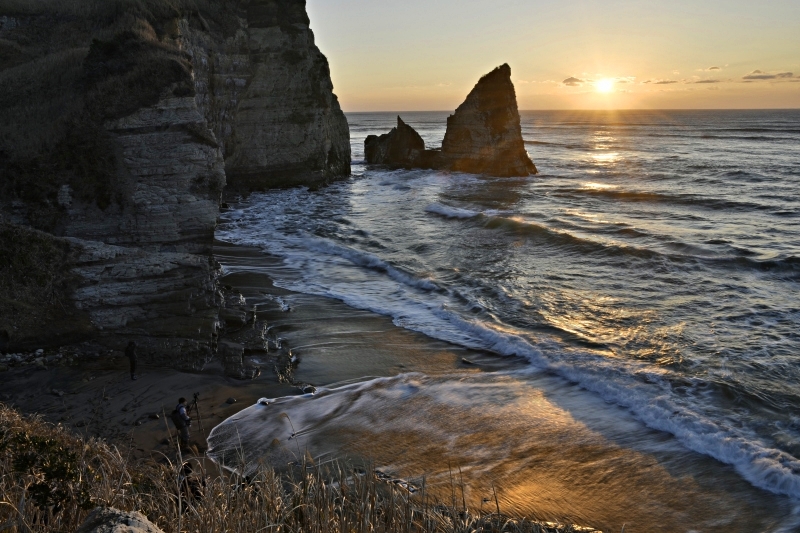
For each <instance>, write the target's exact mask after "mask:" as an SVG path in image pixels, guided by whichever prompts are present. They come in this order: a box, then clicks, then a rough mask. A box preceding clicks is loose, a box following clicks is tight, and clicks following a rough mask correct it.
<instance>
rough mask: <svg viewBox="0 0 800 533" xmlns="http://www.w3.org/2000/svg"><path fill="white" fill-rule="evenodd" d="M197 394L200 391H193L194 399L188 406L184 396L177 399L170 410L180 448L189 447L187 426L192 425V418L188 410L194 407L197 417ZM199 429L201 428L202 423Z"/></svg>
mask: <svg viewBox="0 0 800 533" xmlns="http://www.w3.org/2000/svg"><path fill="white" fill-rule="evenodd" d="M199 396H200V393H197V392H195V393H194V400H193V401H192V404H191V405H188V406H187V405H186V398H180V399H178V405H177V406H176V407H175V410H174V411H172V423H173V424H175V428H176V429H177V430H178V437H179V440H180V445H181V448H188V447H189V427H190V426H191V425H192V418H191V417H190V416H189V412H190V411H191V410H192V409H194V410H195V412H197V416H198V419H199V417H200V408H199V407H198V406H197V398H198V397H199ZM200 429H201V430H202V429H203V426H202V424H201V425H200Z"/></svg>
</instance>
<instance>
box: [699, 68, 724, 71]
mask: <svg viewBox="0 0 800 533" xmlns="http://www.w3.org/2000/svg"><path fill="white" fill-rule="evenodd" d="M720 70H722V67H708V68H699V69H697V71H698V72H718V71H720Z"/></svg>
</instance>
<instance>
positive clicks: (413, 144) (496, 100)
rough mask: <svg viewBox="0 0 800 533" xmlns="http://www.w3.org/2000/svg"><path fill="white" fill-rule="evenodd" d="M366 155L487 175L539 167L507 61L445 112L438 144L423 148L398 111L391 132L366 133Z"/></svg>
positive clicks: (404, 165) (410, 165)
mask: <svg viewBox="0 0 800 533" xmlns="http://www.w3.org/2000/svg"><path fill="white" fill-rule="evenodd" d="M364 155H365V158H366V161H367V163H371V164H384V165H389V166H392V167H400V168H426V169H439V170H451V171H456V172H469V173H473V174H488V175H491V176H529V175H531V174H536V173H537V170H536V166H535V165H534V164H533V162H532V161H531V159H530V157H529V156H528V153H527V152H526V151H525V145H524V143H523V141H522V129H521V126H520V120H519V110H518V109H517V97H516V93H515V91H514V84H513V83H512V82H511V67H509V66H508V65H507V64H504V65H501V66H499V67H497V68H496V69H494V70H493V71H491V72H490V73H488V74H486V75H485V76H483V77H482V78H481V79H480V80H479V81H478V83H477V84H476V85H475V87H474V88H473V89H472V91H471V92H470V93H469V95H468V96H467V99H466V100H464V103H462V104H461V105H460V106H458V109H456V111H455V113H454V114H452V115H450V116H449V117H448V119H447V131H446V132H445V136H444V140H443V141H442V147H441V149H440V150H426V149H425V142H424V141H423V140H422V137H420V136H419V134H418V133H417V132H416V131H415V130H414V128H412V127H411V126H409V125H407V124H406V123H405V122H403V120H402V119H401V118H400V117H399V116H398V117H397V127H396V128H393V129H392V130H391V131H390V132H389V133H386V134H383V135H381V136H377V135H370V136H368V137H367V138H366V140H365V141H364Z"/></svg>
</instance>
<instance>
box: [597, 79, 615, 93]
mask: <svg viewBox="0 0 800 533" xmlns="http://www.w3.org/2000/svg"><path fill="white" fill-rule="evenodd" d="M594 86H595V88H596V89H597V92H599V93H610V92H611V90H612V89H613V88H614V80H610V79H608V78H605V79H602V80H597V82H595V84H594Z"/></svg>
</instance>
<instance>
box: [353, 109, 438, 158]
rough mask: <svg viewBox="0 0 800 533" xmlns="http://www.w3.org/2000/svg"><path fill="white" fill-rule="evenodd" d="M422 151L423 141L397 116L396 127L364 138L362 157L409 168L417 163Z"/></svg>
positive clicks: (423, 148) (423, 147)
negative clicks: (379, 134) (378, 134)
mask: <svg viewBox="0 0 800 533" xmlns="http://www.w3.org/2000/svg"><path fill="white" fill-rule="evenodd" d="M424 151H425V141H423V140H422V137H420V136H419V133H417V131H416V130H415V129H414V128H412V127H411V126H409V125H408V124H406V123H405V122H403V119H401V118H400V117H399V116H398V117H397V127H396V128H392V130H391V131H390V132H389V133H384V134H383V135H381V136H377V135H368V136H367V138H366V139H365V140H364V157H365V158H366V160H367V162H369V163H373V164H379V165H391V166H395V167H406V168H411V167H414V166H417V165H418V164H419V162H420V157H421V154H422V152H424Z"/></svg>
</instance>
